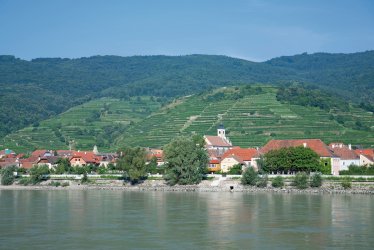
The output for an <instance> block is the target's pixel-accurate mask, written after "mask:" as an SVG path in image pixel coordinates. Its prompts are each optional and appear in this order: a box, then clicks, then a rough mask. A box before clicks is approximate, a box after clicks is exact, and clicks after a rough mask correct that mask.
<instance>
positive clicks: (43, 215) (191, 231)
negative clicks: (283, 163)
mask: <svg viewBox="0 0 374 250" xmlns="http://www.w3.org/2000/svg"><path fill="white" fill-rule="evenodd" d="M373 223H374V197H373V196H370V195H342V194H340V195H326V194H325V195H321V194H272V193H256V194H248V193H217V192H215V193H208V192H207V193H199V192H196V193H182V192H180V193H179V192H130V191H113V190H42V191H40V190H13V191H12V190H0V249H2V250H4V249H212V248H214V249H270V248H271V249H274V248H277V249H304V248H307V249H310V248H313V249H321V248H323V249H326V248H331V249H334V248H345V249H346V248H348V249H373V247H374V237H373V235H374V225H373Z"/></svg>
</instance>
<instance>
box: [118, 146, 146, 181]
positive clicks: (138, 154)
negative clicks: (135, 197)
mask: <svg viewBox="0 0 374 250" xmlns="http://www.w3.org/2000/svg"><path fill="white" fill-rule="evenodd" d="M145 162H146V152H145V149H144V148H140V147H135V148H130V147H128V148H125V149H124V150H122V156H121V157H120V158H119V159H118V162H117V168H118V169H120V170H123V171H124V172H125V174H124V177H125V179H127V180H129V181H130V182H131V184H136V183H138V182H140V181H141V180H143V179H145V178H146V177H147V166H146V164H145Z"/></svg>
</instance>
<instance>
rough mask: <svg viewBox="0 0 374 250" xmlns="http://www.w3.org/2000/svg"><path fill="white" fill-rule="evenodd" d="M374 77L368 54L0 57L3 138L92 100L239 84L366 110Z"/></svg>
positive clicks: (166, 95) (172, 93)
mask: <svg viewBox="0 0 374 250" xmlns="http://www.w3.org/2000/svg"><path fill="white" fill-rule="evenodd" d="M334 65H335V66H334ZM373 72H374V52H373V51H369V52H363V53H355V54H313V55H305V54H303V55H297V56H292V57H280V58H276V59H273V60H270V61H267V62H264V63H255V62H249V61H246V60H241V59H235V58H230V57H226V56H208V55H189V56H133V57H119V56H94V57H89V58H79V59H61V58H44V59H43V58H41V59H34V60H31V61H26V60H21V59H17V58H15V57H14V56H0V88H1V92H0V107H1V111H2V112H0V138H1V137H2V136H4V135H6V134H8V133H10V132H12V131H15V130H17V129H20V128H22V127H25V126H27V125H30V124H35V125H37V124H38V122H39V121H41V120H43V119H45V118H48V117H52V116H54V115H56V114H59V113H61V112H63V111H65V110H67V109H68V108H70V107H73V106H75V105H77V104H81V103H84V102H86V101H88V100H91V99H94V98H97V97H115V98H122V99H128V97H129V96H138V95H150V96H156V97H164V98H171V97H177V96H183V95H189V94H193V93H197V92H200V91H202V90H209V89H213V88H215V87H218V86H228V85H238V84H242V83H255V82H259V83H270V84H283V83H287V82H290V81H299V82H308V83H311V84H316V85H318V86H322V87H325V88H328V89H329V90H332V91H333V92H335V93H340V94H343V95H345V96H347V97H350V98H352V100H354V101H357V102H359V101H364V102H365V103H369V104H370V103H372V102H373V99H374V98H373V95H374V94H373V93H374V91H373V86H374V77H373V74H374V73H373ZM357 96H358V97H359V98H363V99H360V100H357V99H358V98H357Z"/></svg>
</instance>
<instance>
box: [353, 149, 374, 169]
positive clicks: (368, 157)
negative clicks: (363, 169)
mask: <svg viewBox="0 0 374 250" xmlns="http://www.w3.org/2000/svg"><path fill="white" fill-rule="evenodd" d="M355 152H356V154H358V155H359V157H360V163H359V165H360V166H366V165H367V166H369V165H372V164H374V149H372V148H369V149H356V150H355Z"/></svg>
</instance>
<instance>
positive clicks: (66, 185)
mask: <svg viewBox="0 0 374 250" xmlns="http://www.w3.org/2000/svg"><path fill="white" fill-rule="evenodd" d="M61 186H62V187H68V186H70V184H69V182H63V183H62V184H61Z"/></svg>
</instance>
